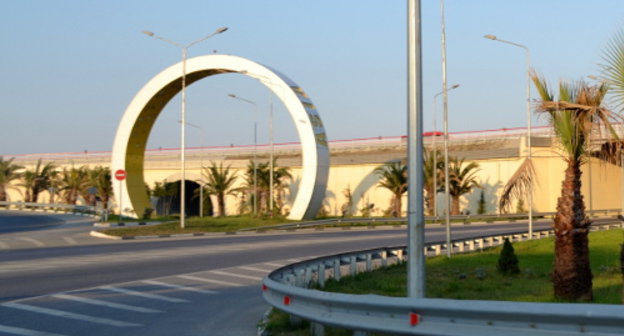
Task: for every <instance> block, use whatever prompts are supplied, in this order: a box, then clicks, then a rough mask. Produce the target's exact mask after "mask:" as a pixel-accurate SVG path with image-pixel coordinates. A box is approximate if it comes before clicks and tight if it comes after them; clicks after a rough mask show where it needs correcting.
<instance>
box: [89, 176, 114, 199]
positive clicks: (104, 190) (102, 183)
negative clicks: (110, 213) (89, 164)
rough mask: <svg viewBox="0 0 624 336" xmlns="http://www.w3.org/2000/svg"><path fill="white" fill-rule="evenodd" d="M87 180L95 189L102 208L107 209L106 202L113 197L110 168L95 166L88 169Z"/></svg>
mask: <svg viewBox="0 0 624 336" xmlns="http://www.w3.org/2000/svg"><path fill="white" fill-rule="evenodd" d="M88 180H89V185H90V186H91V187H94V188H95V190H96V195H97V197H98V198H99V199H100V201H101V202H102V208H103V209H108V201H109V200H110V199H111V197H112V196H113V184H112V183H113V182H112V179H111V170H110V168H109V167H102V166H97V167H95V168H93V169H88Z"/></svg>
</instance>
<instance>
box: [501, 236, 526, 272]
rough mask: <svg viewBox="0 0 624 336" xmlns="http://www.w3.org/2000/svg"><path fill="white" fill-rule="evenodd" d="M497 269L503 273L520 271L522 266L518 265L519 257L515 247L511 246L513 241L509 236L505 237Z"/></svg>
mask: <svg viewBox="0 0 624 336" xmlns="http://www.w3.org/2000/svg"><path fill="white" fill-rule="evenodd" d="M496 269H497V270H498V272H499V273H501V274H503V275H513V274H519V273H520V268H519V267H518V257H516V253H515V252H514V248H513V246H511V242H509V239H507V238H505V243H504V244H503V250H502V251H501V254H500V256H499V257H498V265H497V266H496Z"/></svg>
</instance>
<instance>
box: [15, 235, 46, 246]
mask: <svg viewBox="0 0 624 336" xmlns="http://www.w3.org/2000/svg"><path fill="white" fill-rule="evenodd" d="M17 239H19V240H23V241H27V242H29V243H32V244H34V245H35V246H38V247H44V246H45V244H44V243H42V242H40V241H38V240H36V239H32V238H28V237H17Z"/></svg>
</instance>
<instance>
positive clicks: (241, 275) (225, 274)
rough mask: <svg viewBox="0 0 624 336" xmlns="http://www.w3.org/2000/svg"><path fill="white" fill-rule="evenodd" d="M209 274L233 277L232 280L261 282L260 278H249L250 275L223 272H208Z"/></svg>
mask: <svg viewBox="0 0 624 336" xmlns="http://www.w3.org/2000/svg"><path fill="white" fill-rule="evenodd" d="M210 273H213V274H218V275H224V276H228V277H234V278H241V279H249V280H255V281H261V280H262V277H257V276H251V275H243V274H237V273H230V272H224V271H210Z"/></svg>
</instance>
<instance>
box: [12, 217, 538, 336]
mask: <svg viewBox="0 0 624 336" xmlns="http://www.w3.org/2000/svg"><path fill="white" fill-rule="evenodd" d="M31 216H33V215H26V216H24V221H23V222H20V221H19V219H18V217H17V215H16V214H8V215H7V213H6V212H0V227H3V226H4V225H5V223H8V224H7V229H6V230H2V231H0V232H1V233H0V335H5V334H6V335H39V334H37V332H44V333H48V334H51V335H87V334H88V335H111V334H115V335H118V336H121V335H171V334H176V335H252V334H255V330H256V327H255V326H256V323H257V321H258V320H259V319H260V318H261V316H262V314H263V312H264V311H266V309H267V308H268V305H266V304H265V303H264V302H263V300H262V298H261V293H260V280H261V278H262V277H263V276H264V275H266V274H267V273H268V272H270V271H271V270H273V269H275V268H277V267H279V266H281V265H286V264H289V263H293V262H295V261H298V260H303V259H307V258H311V257H314V256H320V255H328V254H334V253H341V252H347V251H354V250H361V249H366V248H373V247H380V246H395V245H404V244H405V243H406V231H405V229H404V228H376V229H357V230H356V229H352V230H341V229H336V230H324V231H314V230H302V231H297V232H287V233H263V234H256V233H247V234H238V235H214V236H208V237H195V238H184V239H173V238H166V239H157V240H145V241H112V240H102V239H96V238H93V237H90V236H88V234H87V233H88V231H89V230H91V227H90V220H85V219H80V220H76V219H74V220H71V218H69V219H68V217H62V218H60V217H58V216H45V215H34V216H36V218H35V217H31ZM7 218H8V220H7ZM59 218H60V219H61V220H67V221H70V220H71V221H73V223H71V224H59V222H58V221H59ZM39 220H40V221H39ZM18 223H19V224H18ZM22 223H30V224H22ZM19 225H26V226H31V227H33V228H37V229H36V231H31V230H25V228H22V227H18V228H17V229H15V227H16V226H19ZM549 225H550V223H549V222H538V223H535V229H536V230H537V229H539V228H546V227H548V226H549ZM9 227H12V228H13V229H8V228H9ZM523 230H526V223H522V222H516V223H509V224H504V225H501V224H479V225H456V226H454V227H453V238H454V239H456V238H463V237H471V236H474V237H477V236H482V235H487V234H493V233H508V232H520V231H523ZM426 236H427V237H426V239H427V241H428V242H436V241H443V240H444V237H445V231H444V227H442V226H439V225H432V226H428V227H427V230H426ZM7 237H8V238H7ZM32 237H35V238H32ZM19 238H22V239H21V240H20V239H19ZM68 238H69V239H68ZM24 239H32V240H34V241H36V242H38V244H34V242H32V241H28V240H24ZM63 242H65V244H63ZM2 244H3V245H2ZM29 244H32V245H33V246H30V245H29ZM34 245H36V246H34Z"/></svg>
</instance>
